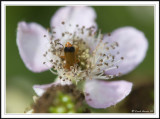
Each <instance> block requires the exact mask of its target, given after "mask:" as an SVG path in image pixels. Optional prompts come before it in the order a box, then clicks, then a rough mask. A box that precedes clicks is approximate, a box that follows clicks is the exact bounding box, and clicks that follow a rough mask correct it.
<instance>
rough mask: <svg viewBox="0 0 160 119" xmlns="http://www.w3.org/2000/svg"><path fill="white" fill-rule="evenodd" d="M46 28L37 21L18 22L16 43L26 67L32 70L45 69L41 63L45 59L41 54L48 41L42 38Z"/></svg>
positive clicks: (45, 33)
mask: <svg viewBox="0 0 160 119" xmlns="http://www.w3.org/2000/svg"><path fill="white" fill-rule="evenodd" d="M44 35H46V37H47V35H48V33H47V30H46V29H44V28H43V27H42V26H41V25H39V24H37V23H29V24H27V23H26V22H20V23H18V29H17V45H18V49H19V53H20V56H21V58H22V59H23V62H24V63H25V65H26V67H27V68H28V69H29V70H31V71H33V72H41V71H44V70H47V69H48V67H47V66H46V65H44V64H43V62H44V61H46V59H45V58H44V56H43V54H44V53H45V51H47V46H46V45H47V44H49V43H48V41H47V39H46V38H44Z"/></svg>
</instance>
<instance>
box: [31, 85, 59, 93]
mask: <svg viewBox="0 0 160 119" xmlns="http://www.w3.org/2000/svg"><path fill="white" fill-rule="evenodd" d="M57 84H58V83H56V82H54V83H50V84H45V85H34V86H33V90H34V91H35V93H36V94H37V95H38V96H42V95H43V93H44V92H45V91H46V90H47V89H48V88H49V87H51V86H53V85H57Z"/></svg>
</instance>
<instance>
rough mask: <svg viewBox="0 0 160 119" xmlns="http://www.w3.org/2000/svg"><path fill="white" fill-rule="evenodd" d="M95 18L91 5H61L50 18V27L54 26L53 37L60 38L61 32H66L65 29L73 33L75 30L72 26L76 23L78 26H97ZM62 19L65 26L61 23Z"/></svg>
mask: <svg viewBox="0 0 160 119" xmlns="http://www.w3.org/2000/svg"><path fill="white" fill-rule="evenodd" d="M95 19H96V13H95V11H94V9H93V8H91V7H85V6H75V7H73V6H70V7H61V8H60V9H58V10H57V12H56V13H55V14H54V16H53V17H52V18H51V27H55V31H56V36H55V37H58V38H60V37H61V36H62V33H63V32H66V31H65V30H67V31H69V32H70V33H73V32H74V31H75V30H74V28H75V27H76V25H77V24H78V25H79V27H82V26H85V27H86V28H88V27H91V26H95V27H97V25H96V22H95ZM63 21H64V22H65V28H64V26H63V25H62V22H63ZM70 24H71V26H70Z"/></svg>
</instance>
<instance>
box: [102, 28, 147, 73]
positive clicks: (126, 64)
mask: <svg viewBox="0 0 160 119" xmlns="http://www.w3.org/2000/svg"><path fill="white" fill-rule="evenodd" d="M104 40H107V41H108V42H113V41H116V42H118V44H119V46H118V47H117V48H116V49H115V50H112V51H111V54H114V55H115V56H116V57H115V60H119V59H120V57H124V60H122V61H120V62H119V63H118V64H117V65H118V66H119V68H118V69H112V70H109V71H106V74H111V75H116V74H118V73H122V74H126V73H128V72H130V71H132V70H133V69H135V68H136V67H137V65H138V64H140V63H141V62H142V61H143V59H144V57H145V56H146V52H147V48H148V42H147V39H146V37H145V35H144V33H143V32H141V31H139V30H137V29H136V28H133V27H122V28H119V29H117V30H115V31H113V32H112V33H111V36H107V35H106V36H105V37H104ZM117 52H120V54H119V55H117V54H116V53H117Z"/></svg>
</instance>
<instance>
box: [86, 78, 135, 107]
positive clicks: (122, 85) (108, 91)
mask: <svg viewBox="0 0 160 119" xmlns="http://www.w3.org/2000/svg"><path fill="white" fill-rule="evenodd" d="M131 88H132V83H130V82H127V81H111V82H109V81H102V80H95V79H92V80H90V81H87V82H86V84H85V93H86V95H85V99H86V102H87V103H88V105H90V106H91V107H93V108H107V107H110V106H112V105H115V104H116V103H118V102H120V101H121V100H123V99H124V98H125V97H126V96H127V95H128V94H129V93H130V92H131Z"/></svg>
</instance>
